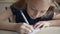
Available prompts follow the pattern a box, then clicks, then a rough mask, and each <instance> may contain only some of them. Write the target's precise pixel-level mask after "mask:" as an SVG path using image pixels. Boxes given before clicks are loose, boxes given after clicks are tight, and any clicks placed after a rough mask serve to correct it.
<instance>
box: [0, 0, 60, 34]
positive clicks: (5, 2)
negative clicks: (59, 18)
mask: <svg viewBox="0 0 60 34" xmlns="http://www.w3.org/2000/svg"><path fill="white" fill-rule="evenodd" d="M55 1H56V2H57V3H58V4H59V3H60V0H55ZM14 2H16V0H0V13H3V12H4V10H5V7H6V6H7V7H9V6H10V5H11V4H13V3H14ZM0 34H18V33H16V32H11V31H3V30H0ZM36 34H60V27H48V28H45V29H44V30H42V31H40V32H38V33H36Z"/></svg>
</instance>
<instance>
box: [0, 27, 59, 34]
mask: <svg viewBox="0 0 60 34" xmlns="http://www.w3.org/2000/svg"><path fill="white" fill-rule="evenodd" d="M59 33H60V27H48V28H45V29H43V30H41V31H40V32H37V33H36V34H59ZM0 34H18V33H16V32H11V31H2V30H0Z"/></svg>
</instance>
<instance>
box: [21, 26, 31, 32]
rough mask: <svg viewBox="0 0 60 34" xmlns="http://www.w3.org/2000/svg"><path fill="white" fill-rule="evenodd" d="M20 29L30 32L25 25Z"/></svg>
mask: <svg viewBox="0 0 60 34" xmlns="http://www.w3.org/2000/svg"><path fill="white" fill-rule="evenodd" d="M21 29H22V30H23V31H25V32H32V31H31V30H30V29H29V28H27V27H26V26H22V27H21Z"/></svg>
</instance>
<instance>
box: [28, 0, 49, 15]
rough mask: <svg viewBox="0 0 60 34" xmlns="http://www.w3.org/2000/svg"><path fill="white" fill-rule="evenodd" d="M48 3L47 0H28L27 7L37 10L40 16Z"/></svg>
mask: <svg viewBox="0 0 60 34" xmlns="http://www.w3.org/2000/svg"><path fill="white" fill-rule="evenodd" d="M49 6H50V4H49V0H29V1H28V9H30V11H35V12H36V11H37V12H38V13H39V14H40V15H39V16H42V15H44V14H45V13H46V11H47V10H48V8H49Z"/></svg>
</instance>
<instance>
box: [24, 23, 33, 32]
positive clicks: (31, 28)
mask: <svg viewBox="0 0 60 34" xmlns="http://www.w3.org/2000/svg"><path fill="white" fill-rule="evenodd" d="M24 26H25V27H27V28H28V29H30V30H31V31H34V28H33V26H31V25H28V24H26V23H24Z"/></svg>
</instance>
